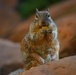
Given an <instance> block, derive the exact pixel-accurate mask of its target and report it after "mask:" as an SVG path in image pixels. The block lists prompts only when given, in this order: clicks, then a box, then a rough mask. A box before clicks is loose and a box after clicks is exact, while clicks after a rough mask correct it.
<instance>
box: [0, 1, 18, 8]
mask: <svg viewBox="0 0 76 75" xmlns="http://www.w3.org/2000/svg"><path fill="white" fill-rule="evenodd" d="M18 1H19V0H0V4H3V5H6V6H8V7H10V8H14V7H16V6H17V4H18Z"/></svg>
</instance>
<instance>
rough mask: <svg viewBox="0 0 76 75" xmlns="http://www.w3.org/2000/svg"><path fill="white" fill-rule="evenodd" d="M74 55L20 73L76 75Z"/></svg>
mask: <svg viewBox="0 0 76 75" xmlns="http://www.w3.org/2000/svg"><path fill="white" fill-rule="evenodd" d="M75 59H76V56H71V57H68V58H64V59H61V60H58V61H52V62H49V63H48V64H45V65H42V66H39V67H35V68H32V69H30V70H28V71H25V72H23V73H22V74H20V75H76V60H75Z"/></svg>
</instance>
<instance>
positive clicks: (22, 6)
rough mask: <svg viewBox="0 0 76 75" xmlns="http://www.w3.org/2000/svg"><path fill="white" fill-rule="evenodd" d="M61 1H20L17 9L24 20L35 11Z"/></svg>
mask: <svg viewBox="0 0 76 75" xmlns="http://www.w3.org/2000/svg"><path fill="white" fill-rule="evenodd" d="M58 1H61V0H20V3H19V5H18V7H17V10H18V12H19V13H20V15H21V16H22V17H23V18H24V19H25V18H27V17H29V16H30V15H31V14H33V13H34V12H35V9H36V8H38V9H39V10H41V9H43V8H46V7H47V6H49V5H50V4H53V3H56V2H58Z"/></svg>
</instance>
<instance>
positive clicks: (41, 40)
mask: <svg viewBox="0 0 76 75" xmlns="http://www.w3.org/2000/svg"><path fill="white" fill-rule="evenodd" d="M57 33H58V31H57V26H56V24H55V23H54V22H53V20H52V19H51V17H50V12H49V10H46V11H39V10H38V9H36V15H35V19H34V21H33V22H32V23H31V24H30V28H29V31H28V33H27V34H26V36H25V37H24V39H23V40H22V42H21V53H22V58H23V61H24V63H25V67H26V70H29V69H30V68H32V67H36V66H38V65H43V64H45V63H47V62H50V61H53V60H58V59H59V41H58V38H57Z"/></svg>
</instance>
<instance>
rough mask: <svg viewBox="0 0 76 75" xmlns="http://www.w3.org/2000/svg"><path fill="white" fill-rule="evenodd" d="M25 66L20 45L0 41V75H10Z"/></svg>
mask: <svg viewBox="0 0 76 75" xmlns="http://www.w3.org/2000/svg"><path fill="white" fill-rule="evenodd" d="M23 65H24V64H23V61H22V58H21V53H20V46H19V44H17V43H13V42H11V41H8V40H4V39H0V75H8V74H9V73H10V72H12V71H15V70H17V69H19V68H22V67H23Z"/></svg>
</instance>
